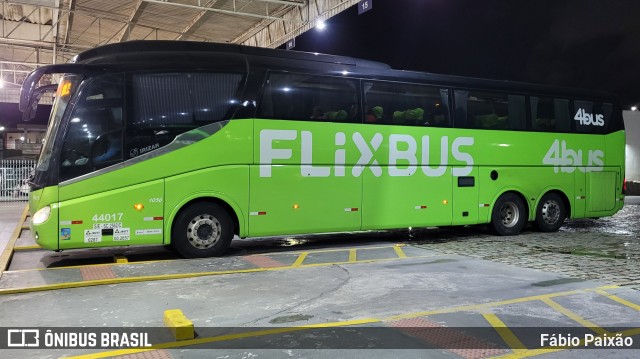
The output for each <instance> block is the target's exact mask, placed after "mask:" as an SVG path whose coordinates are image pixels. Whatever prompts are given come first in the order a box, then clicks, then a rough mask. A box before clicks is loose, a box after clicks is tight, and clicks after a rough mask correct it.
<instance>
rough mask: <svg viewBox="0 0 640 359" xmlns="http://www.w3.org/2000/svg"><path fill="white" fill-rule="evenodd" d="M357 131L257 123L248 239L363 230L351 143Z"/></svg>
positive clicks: (319, 125)
mask: <svg viewBox="0 0 640 359" xmlns="http://www.w3.org/2000/svg"><path fill="white" fill-rule="evenodd" d="M357 128H358V125H356V124H340V123H322V122H305V121H277V120H255V128H254V138H255V145H254V163H255V164H256V165H254V166H252V167H251V188H250V192H251V193H250V207H249V229H250V236H265V235H276V234H297V233H321V232H338V231H353V230H359V229H360V228H361V213H362V208H361V205H362V177H361V175H358V176H354V175H353V174H352V167H353V163H354V162H355V161H356V160H357V159H358V156H357V153H358V152H357V150H356V148H355V145H353V143H352V142H351V138H352V134H353V132H354V129H357ZM336 158H337V160H336ZM336 162H339V164H336Z"/></svg>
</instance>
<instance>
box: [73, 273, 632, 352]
mask: <svg viewBox="0 0 640 359" xmlns="http://www.w3.org/2000/svg"><path fill="white" fill-rule="evenodd" d="M613 288H619V287H618V286H613V285H610V286H601V287H596V288H586V289H578V290H572V291H564V292H556V293H548V294H542V295H535V296H529V297H522V298H515V299H511V300H502V301H495V302H489V303H482V304H475V305H463V306H456V307H451V308H442V309H436V310H430V311H422V312H414V313H406V314H402V315H394V316H389V317H383V318H362V319H356V320H351V321H343V322H329V323H320V324H312V325H306V326H299V327H284V328H282V327H280V328H273V329H266V330H259V331H253V332H247V333H240V334H230V335H221V336H214V337H205V338H198V339H192V340H183V341H179V342H177V341H174V342H165V343H160V344H154V345H153V346H152V347H149V348H144V349H120V350H113V351H105V352H100V353H92V354H85V355H78V356H73V357H66V358H67V359H98V358H107V357H112V356H117V355H127V354H135V353H142V352H149V351H154V350H158V349H172V348H182V347H187V346H195V345H201V344H207V343H215V342H222V341H228V340H236V339H245V338H252V337H259V336H265V335H273V334H283V333H290V332H295V331H301V330H309V329H317V328H334V327H344V326H355V325H362V324H373V323H383V322H391V321H396V320H398V318H415V317H422V316H427V315H433V314H442V313H455V312H462V311H471V310H472V309H470V308H474V309H475V310H473V311H480V312H482V309H486V308H491V307H498V306H501V305H506V304H512V303H522V302H527V301H534V300H542V299H543V298H549V297H559V296H567V295H573V294H577V293H587V292H593V291H597V290H606V289H613ZM485 319H487V321H488V322H489V324H490V325H491V326H492V327H494V328H507V326H506V324H505V323H504V322H502V320H500V319H499V318H498V317H497V316H495V315H493V314H487V315H485ZM509 332H511V331H510V330H508V331H503V332H502V333H501V332H500V331H498V333H499V334H500V335H501V336H502V337H503V338H504V336H503V335H504V334H505V333H506V335H507V340H508V341H507V340H505V342H506V343H507V345H509V346H510V347H512V348H517V347H519V346H520V347H522V346H523V345H522V343H521V342H520V340H519V339H517V338H516V337H515V335H513V336H510V335H509V334H508V333H509ZM618 333H620V334H621V335H622V336H633V335H638V334H640V328H638V329H629V330H625V331H621V332H617V333H612V334H613V335H615V334H618ZM511 334H513V333H512V332H511ZM603 335H604V334H602V335H600V336H603ZM581 345H584V343H581ZM578 347H579V346H578ZM572 348H576V347H562V348H539V349H522V350H513V349H512V350H513V353H510V354H505V355H501V356H497V357H495V358H505V359H507V358H508V359H515V358H525V357H532V356H536V355H542V354H547V353H553V352H558V351H563V350H567V349H572Z"/></svg>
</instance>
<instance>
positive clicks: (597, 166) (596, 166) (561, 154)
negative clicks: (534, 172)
mask: <svg viewBox="0 0 640 359" xmlns="http://www.w3.org/2000/svg"><path fill="white" fill-rule="evenodd" d="M582 154H583V153H582V150H574V149H571V148H567V141H564V140H563V141H562V142H560V140H555V141H553V144H552V145H551V147H550V148H549V150H548V151H547V154H546V155H545V156H544V158H543V159H542V163H543V164H545V165H552V166H553V171H554V172H555V173H558V171H561V172H563V173H573V172H574V171H575V170H576V169H578V170H580V171H581V172H597V171H602V168H603V166H604V152H603V151H601V150H589V152H588V155H587V165H586V167H585V166H584V165H583V164H584V162H583V159H582Z"/></svg>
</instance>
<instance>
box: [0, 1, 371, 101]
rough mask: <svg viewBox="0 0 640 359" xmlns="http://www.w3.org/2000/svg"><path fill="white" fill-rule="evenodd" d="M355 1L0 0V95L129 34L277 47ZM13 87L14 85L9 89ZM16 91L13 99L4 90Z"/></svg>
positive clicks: (143, 37)
mask: <svg viewBox="0 0 640 359" xmlns="http://www.w3.org/2000/svg"><path fill="white" fill-rule="evenodd" d="M356 3H358V0H134V1H131V0H108V1H106V0H13V1H11V0H10V1H3V2H2V4H1V6H0V19H1V20H0V21H2V29H1V30H0V31H1V33H0V75H1V79H2V83H3V87H4V88H5V91H0V92H4V95H3V94H1V93H0V102H15V101H14V100H17V98H16V97H15V94H11V92H12V91H10V90H11V89H14V90H17V88H18V87H19V86H20V85H21V84H22V81H23V79H24V77H25V76H26V75H27V74H28V73H29V72H31V71H32V70H33V69H34V68H36V67H38V66H42V65H48V64H53V63H65V62H68V61H69V60H71V59H72V58H73V57H74V56H75V55H76V54H78V53H79V52H82V51H84V50H87V49H90V48H93V47H96V46H100V45H105V44H110V43H116V42H123V41H129V40H189V41H203V42H220V43H232V44H241V45H249V46H259V47H269V48H275V47H278V46H280V45H282V44H284V43H285V42H287V41H289V40H290V39H293V38H295V37H296V36H298V35H300V34H302V33H303V32H305V31H307V30H309V29H311V28H313V27H314V26H315V24H316V23H317V22H318V21H319V20H327V19H329V18H330V17H332V16H335V15H337V14H338V13H340V12H342V11H344V10H346V9H347V8H349V7H350V6H353V5H355V4H356ZM7 90H9V91H7ZM7 96H9V97H11V99H8V98H3V97H7Z"/></svg>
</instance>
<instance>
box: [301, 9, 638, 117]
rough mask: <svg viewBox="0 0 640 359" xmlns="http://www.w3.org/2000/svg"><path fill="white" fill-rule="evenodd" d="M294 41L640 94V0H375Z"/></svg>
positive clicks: (473, 72)
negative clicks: (363, 9)
mask: <svg viewBox="0 0 640 359" xmlns="http://www.w3.org/2000/svg"><path fill="white" fill-rule="evenodd" d="M327 25H328V26H327V28H326V29H325V30H324V31H323V32H320V31H317V30H315V29H312V30H311V31H308V32H307V33H305V34H303V35H301V36H300V37H298V38H296V47H295V49H294V50H297V51H311V52H321V53H330V54H336V55H345V56H353V57H361V58H366V59H370V60H377V61H382V62H385V63H387V64H389V65H391V67H393V68H396V69H403V70H418V71H426V72H433V73H441V74H450V75H461V76H471V77H483V78H493V79H500V80H511V81H524V82H536V83H544V84H551V85H561V86H570V87H581V88H594V89H601V90H605V91H608V92H612V93H614V94H617V95H618V96H619V97H620V99H621V101H622V103H623V106H624V108H625V109H629V107H630V106H631V105H633V104H638V103H640V0H373V9H372V10H369V11H368V12H366V13H364V14H362V15H358V10H357V7H355V6H354V7H352V8H350V9H348V10H347V11H344V12H343V13H341V14H339V15H337V16H335V17H333V18H332V19H330V20H328V21H327Z"/></svg>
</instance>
